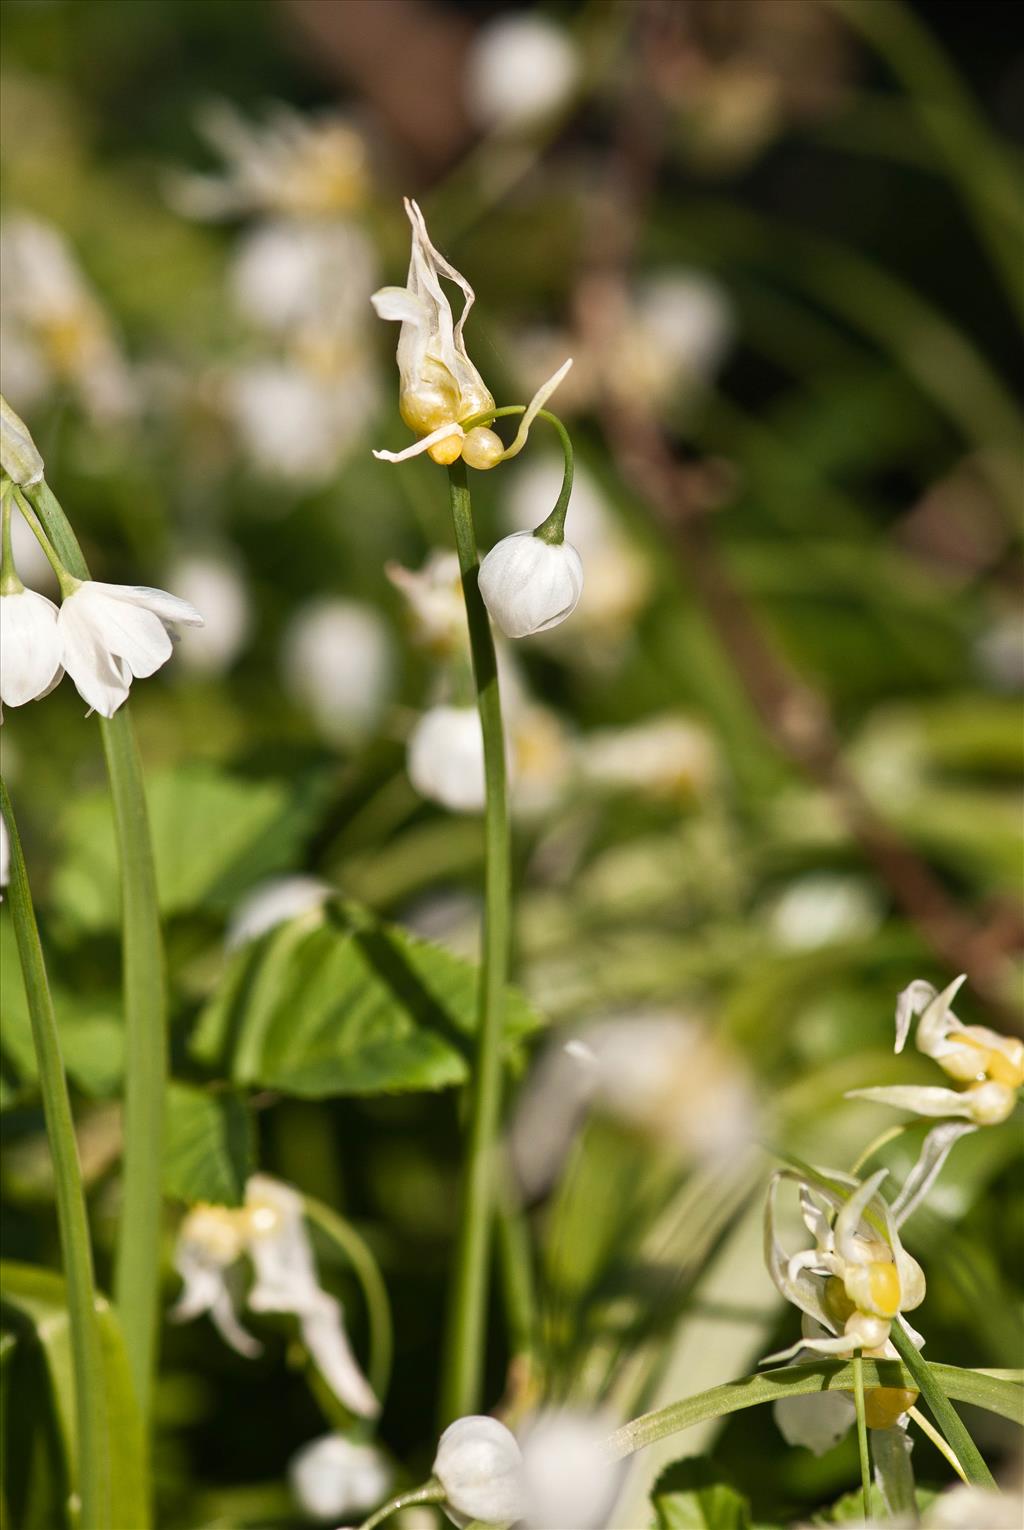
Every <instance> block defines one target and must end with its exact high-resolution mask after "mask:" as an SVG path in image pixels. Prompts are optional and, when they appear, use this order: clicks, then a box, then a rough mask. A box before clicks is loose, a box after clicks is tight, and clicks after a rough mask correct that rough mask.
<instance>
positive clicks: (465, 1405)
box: [441, 461, 511, 1424]
mask: <svg viewBox="0 0 1024 1530" xmlns="http://www.w3.org/2000/svg"><path fill="white" fill-rule="evenodd" d="M448 477H449V483H450V488H451V507H452V520H453V523H454V527H455V545H456V548H457V550H458V554H459V567H460V569H461V570H462V588H463V593H464V594H465V598H466V616H467V619H468V623H469V643H470V651H471V653H472V657H473V680H474V684H475V686H476V696H477V708H478V710H479V713H480V724H481V727H482V729H483V738H484V778H485V783H486V793H487V795H486V805H485V808H484V893H485V903H484V932H483V952H482V962H481V971H480V993H479V1009H478V1016H479V1018H478V1029H477V1046H476V1061H475V1066H474V1069H473V1076H472V1080H471V1083H470V1086H469V1089H470V1098H469V1129H468V1138H469V1140H468V1143H467V1148H466V1160H465V1167H464V1170H463V1180H462V1186H461V1193H460V1206H459V1227H458V1235H457V1242H456V1249H455V1264H454V1270H453V1275H452V1284H451V1290H450V1296H449V1310H448V1326H447V1332H446V1335H445V1350H444V1365H443V1370H442V1377H443V1380H442V1390H441V1415H442V1419H441V1421H442V1423H443V1424H446V1423H449V1422H450V1421H451V1420H452V1419H453V1418H458V1417H459V1416H460V1415H462V1414H466V1413H473V1412H475V1411H476V1409H477V1407H478V1406H479V1396H480V1386H481V1380H482V1377H483V1367H484V1342H485V1335H486V1316H487V1287H488V1268H489V1263H490V1252H491V1234H492V1230H493V1221H494V1198H495V1189H496V1186H495V1170H496V1164H495V1138H496V1136H497V1131H498V1119H499V1114H500V1109H501V1041H502V1030H503V1024H504V996H505V983H506V979H507V976H508V960H509V939H510V901H511V849H510V843H509V823H508V801H507V791H506V782H505V733H504V728H503V726H502V720H501V701H500V698H499V695H498V668H497V661H496V658H495V653H494V640H493V638H492V636H491V625H490V621H489V619H488V616H487V610H486V607H485V606H484V603H483V599H482V597H481V595H480V591H479V589H478V587H477V575H478V573H479V564H478V562H477V550H476V535H475V532H474V529H473V507H472V503H471V501H470V496H469V487H468V485H467V483H466V468H465V464H464V463H463V462H461V461H459V462H455V463H453V464H452V466H451V467H450V468H449V469H448Z"/></svg>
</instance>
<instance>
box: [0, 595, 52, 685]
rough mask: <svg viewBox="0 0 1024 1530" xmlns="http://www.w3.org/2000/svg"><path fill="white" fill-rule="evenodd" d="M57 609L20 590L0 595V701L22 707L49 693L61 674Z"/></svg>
mask: <svg viewBox="0 0 1024 1530" xmlns="http://www.w3.org/2000/svg"><path fill="white" fill-rule="evenodd" d="M61 655H62V647H61V637H60V633H59V630H58V625H57V607H56V606H55V605H54V603H53V601H52V600H47V598H46V596H45V595H37V594H36V593H35V591H34V590H26V589H24V588H21V589H19V590H13V591H11V592H10V593H9V594H3V595H0V702H2V703H3V705H4V706H5V707H21V706H24V705H25V703H26V702H27V701H36V700H37V699H38V698H39V697H40V696H45V695H47V694H48V692H50V691H52V690H53V688H54V686H55V685H56V684H57V683H58V681H59V680H60V678H61V676H62V675H63V673H64V670H63V667H62V664H61Z"/></svg>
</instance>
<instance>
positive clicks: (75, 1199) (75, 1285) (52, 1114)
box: [0, 780, 111, 1530]
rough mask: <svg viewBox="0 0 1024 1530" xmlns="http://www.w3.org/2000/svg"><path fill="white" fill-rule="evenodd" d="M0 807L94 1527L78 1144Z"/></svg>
mask: <svg viewBox="0 0 1024 1530" xmlns="http://www.w3.org/2000/svg"><path fill="white" fill-rule="evenodd" d="M0 813H2V814H3V820H4V823H5V824H6V826H7V833H8V836H9V839H10V854H11V872H10V899H11V917H12V921H13V924H14V933H15V937H16V939H17V944H18V957H19V960H20V962H21V971H22V976H23V978H24V982H25V997H26V999H27V1001H28V1009H29V1017H30V1019H31V1023H32V1041H33V1044H34V1046H35V1053H36V1061H37V1064H38V1068H39V1089H40V1093H41V1095H42V1099H43V1115H44V1118H45V1121H46V1136H47V1141H48V1142H49V1145H50V1153H51V1155H52V1157H53V1172H54V1182H55V1189H56V1198H57V1222H58V1225H59V1228H60V1242H61V1253H62V1257H63V1263H64V1274H65V1278H66V1281H67V1295H68V1320H69V1323H70V1328H71V1364H72V1374H73V1380H74V1397H75V1429H76V1441H77V1457H78V1460H77V1470H78V1491H79V1494H80V1496H81V1504H82V1507H81V1518H80V1521H79V1525H80V1530H100V1527H102V1526H109V1524H110V1501H111V1500H110V1459H109V1455H108V1451H107V1444H108V1434H107V1427H106V1412H107V1401H106V1393H105V1387H104V1379H103V1358H102V1353H101V1350H100V1334H99V1328H98V1326H97V1319H96V1287H95V1281H94V1278H93V1266H92V1248H91V1245H90V1242H89V1219H88V1213H87V1211H86V1204H85V1191H84V1189H83V1186H82V1171H81V1167H80V1165H79V1161H78V1144H77V1142H76V1141H75V1124H74V1118H73V1116H72V1113H71V1101H70V1098H69V1096H68V1086H67V1079H66V1078H65V1075H64V1064H63V1060H62V1058H61V1051H60V1036H59V1033H58V1030H57V1017H56V1015H55V1013H54V1009H53V999H52V997H51V995H50V986H49V983H48V981H47V977H46V966H45V963H44V961H43V951H42V946H41V945H40V942H39V929H38V926H37V924H36V916H35V910H34V908H33V906H32V893H31V890H30V888H29V883H28V874H27V872H26V870H25V858H24V856H23V855H22V851H21V840H20V839H19V837H18V829H17V825H16V824H15V821H14V813H13V812H12V810H11V801H10V798H9V797H8V795H7V788H6V786H5V785H4V783H3V781H2V780H0Z"/></svg>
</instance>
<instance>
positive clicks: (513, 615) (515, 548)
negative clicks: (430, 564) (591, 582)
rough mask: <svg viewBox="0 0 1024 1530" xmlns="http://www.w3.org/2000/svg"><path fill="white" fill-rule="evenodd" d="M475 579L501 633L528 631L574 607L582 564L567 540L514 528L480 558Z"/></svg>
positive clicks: (550, 623)
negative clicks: (478, 571)
mask: <svg viewBox="0 0 1024 1530" xmlns="http://www.w3.org/2000/svg"><path fill="white" fill-rule="evenodd" d="M479 583H480V594H481V595H482V596H483V599H484V604H485V605H486V607H487V609H488V611H489V612H490V614H491V617H492V619H493V620H494V621H495V622H496V623H497V625H498V626H499V627H500V628H501V630H502V632H504V634H505V636H506V637H510V638H521V637H529V636H530V634H531V633H533V632H546V631H547V630H548V629H549V628H551V627H557V626H558V625H559V623H561V622H564V621H565V619H566V617H568V616H571V615H572V613H573V611H575V609H576V607H577V605H578V603H579V598H580V596H581V594H582V593H583V564H582V562H581V561H580V555H579V553H578V552H577V551H576V549H575V547H573V545H572V544H571V543H570V542H549V541H547V540H545V539H544V538H543V537H539V536H536V535H535V534H534V533H533V532H532V531H515V532H513V533H512V535H511V536H509V537H505V538H503V540H502V541H500V542H498V543H497V544H496V545H495V546H494V547H492V548H491V550H490V552H489V553H488V554H487V556H486V557H485V558H484V560H483V562H482V563H481V565H480V575H479Z"/></svg>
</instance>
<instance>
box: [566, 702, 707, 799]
mask: <svg viewBox="0 0 1024 1530" xmlns="http://www.w3.org/2000/svg"><path fill="white" fill-rule="evenodd" d="M579 764H580V769H581V771H582V773H583V776H584V778H585V779H586V780H588V781H591V782H593V783H594V785H595V786H601V787H604V788H610V789H612V790H620V791H621V790H628V791H640V792H645V793H647V794H648V795H650V796H651V797H654V798H675V797H682V798H688V797H693V796H700V795H701V794H702V793H703V792H705V791H706V790H707V789H708V787H709V786H710V785H711V783H712V781H713V780H714V776H715V771H716V758H715V747H714V742H713V740H712V738H711V736H710V734H709V733H708V732H707V729H705V728H703V727H702V726H701V725H700V724H699V723H695V722H691V721H690V720H689V719H687V718H684V717H676V716H673V715H671V714H665V715H663V716H659V717H652V718H648V719H647V720H646V721H644V722H641V723H635V724H634V725H633V726H632V727H629V728H602V729H598V730H597V731H596V732H594V733H590V734H588V735H587V736H586V738H584V739H582V740H581V741H580V745H579Z"/></svg>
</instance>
